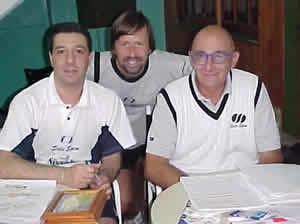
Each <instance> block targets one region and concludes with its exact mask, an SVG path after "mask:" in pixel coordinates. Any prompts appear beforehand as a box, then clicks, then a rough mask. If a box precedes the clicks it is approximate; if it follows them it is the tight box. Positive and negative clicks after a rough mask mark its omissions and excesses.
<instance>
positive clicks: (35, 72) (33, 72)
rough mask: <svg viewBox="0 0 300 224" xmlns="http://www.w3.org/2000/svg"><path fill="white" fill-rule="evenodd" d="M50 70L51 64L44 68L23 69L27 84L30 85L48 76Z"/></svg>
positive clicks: (51, 69)
mask: <svg viewBox="0 0 300 224" xmlns="http://www.w3.org/2000/svg"><path fill="white" fill-rule="evenodd" d="M52 71H53V68H52V67H51V66H47V67H45V68H39V69H31V68H25V69H24V72H25V75H26V79H27V82H28V85H32V84H33V83H35V82H37V81H39V80H41V79H43V78H46V77H48V76H49V75H50V74H51V72H52Z"/></svg>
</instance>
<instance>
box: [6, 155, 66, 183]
mask: <svg viewBox="0 0 300 224" xmlns="http://www.w3.org/2000/svg"><path fill="white" fill-rule="evenodd" d="M0 164H1V165H0V167H1V168H0V178H3V179H47V180H56V181H57V182H58V183H61V182H62V181H63V180H62V179H63V174H64V171H63V168H60V167H51V166H47V165H40V164H36V163H33V162H30V161H26V160H24V159H22V158H21V157H20V156H18V155H17V154H15V153H13V152H8V151H2V150H0Z"/></svg>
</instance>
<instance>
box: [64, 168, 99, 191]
mask: <svg viewBox="0 0 300 224" xmlns="http://www.w3.org/2000/svg"><path fill="white" fill-rule="evenodd" d="M99 168H100V164H90V165H85V164H77V165H74V166H72V167H70V168H65V170H64V172H65V174H64V184H65V185H67V186H69V187H72V188H86V187H88V186H89V184H90V183H91V182H92V181H93V179H94V178H95V176H96V174H97V172H98V170H99Z"/></svg>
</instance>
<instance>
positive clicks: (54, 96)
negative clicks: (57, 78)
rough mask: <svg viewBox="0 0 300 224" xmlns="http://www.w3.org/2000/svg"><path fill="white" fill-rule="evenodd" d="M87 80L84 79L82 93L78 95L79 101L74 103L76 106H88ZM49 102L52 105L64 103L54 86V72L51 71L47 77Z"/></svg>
mask: <svg viewBox="0 0 300 224" xmlns="http://www.w3.org/2000/svg"><path fill="white" fill-rule="evenodd" d="M87 82H88V81H87V80H86V79H85V81H84V84H83V91H82V95H81V97H80V100H79V102H78V103H77V104H76V105H75V106H76V107H85V106H88V85H87ZM49 90H50V91H49V96H48V99H49V102H50V104H53V105H55V104H56V105H64V106H65V105H66V104H65V103H64V102H63V101H62V100H61V98H60V97H59V95H58V93H57V91H56V88H55V82H54V72H52V73H51V75H50V77H49Z"/></svg>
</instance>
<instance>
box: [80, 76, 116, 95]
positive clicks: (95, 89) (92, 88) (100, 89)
mask: <svg viewBox="0 0 300 224" xmlns="http://www.w3.org/2000/svg"><path fill="white" fill-rule="evenodd" d="M86 84H87V86H88V88H89V92H90V94H91V96H97V97H99V96H101V97H118V96H117V94H116V93H115V92H114V91H113V90H112V89H109V88H107V87H104V86H103V85H101V84H99V83H96V82H94V81H90V80H86Z"/></svg>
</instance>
